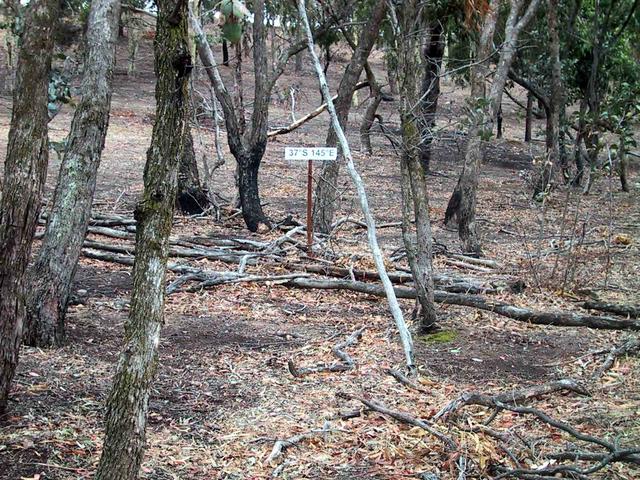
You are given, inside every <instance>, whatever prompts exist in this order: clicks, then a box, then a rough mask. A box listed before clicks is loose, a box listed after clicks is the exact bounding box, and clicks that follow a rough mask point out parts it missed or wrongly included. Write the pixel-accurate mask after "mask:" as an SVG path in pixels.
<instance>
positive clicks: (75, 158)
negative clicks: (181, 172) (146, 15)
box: [24, 0, 120, 347]
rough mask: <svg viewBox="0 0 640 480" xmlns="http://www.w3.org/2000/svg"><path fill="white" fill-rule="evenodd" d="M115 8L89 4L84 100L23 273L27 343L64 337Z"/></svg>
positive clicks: (104, 100)
mask: <svg viewBox="0 0 640 480" xmlns="http://www.w3.org/2000/svg"><path fill="white" fill-rule="evenodd" d="M119 10H120V2H119V0H94V1H93V2H92V4H91V12H90V15H89V23H88V28H87V49H86V59H85V66H84V79H83V84H82V99H81V100H80V103H79V105H78V107H77V109H76V113H75V115H74V118H73V122H72V125H71V131H70V133H69V137H68V139H67V149H66V151H65V155H64V158H63V161H62V165H61V167H60V173H59V175H58V183H57V185H56V191H55V194H54V200H53V207H52V209H51V213H50V215H49V218H48V223H47V229H46V232H45V235H44V239H43V241H42V247H41V248H40V251H39V252H38V256H37V258H36V260H35V263H34V265H33V266H32V267H31V268H30V269H29V270H28V273H27V285H29V290H28V293H27V322H26V324H25V334H24V341H25V343H26V344H27V345H32V346H40V347H46V346H52V345H60V344H61V343H62V342H63V340H64V318H65V314H66V311H67V302H68V300H69V293H70V290H71V284H72V281H73V276H74V273H75V270H76V266H77V264H78V258H79V257H80V250H81V249H82V242H83V241H84V236H85V233H86V230H87V225H88V222H89V216H90V215H91V205H92V203H93V194H94V192H95V186H96V175H97V172H98V167H99V165H100V157H101V154H102V149H103V148H104V141H105V136H106V134H107V127H108V124H109V109H110V105H111V90H112V89H111V82H112V79H113V68H114V63H115V46H116V40H117V35H118V17H119V14H120V12H119Z"/></svg>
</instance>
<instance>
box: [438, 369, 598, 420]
mask: <svg viewBox="0 0 640 480" xmlns="http://www.w3.org/2000/svg"><path fill="white" fill-rule="evenodd" d="M563 390H567V391H570V392H575V393H578V394H580V395H587V396H588V395H589V392H588V391H587V390H586V389H585V388H584V387H583V386H581V385H580V384H578V383H577V382H576V381H575V380H572V379H562V380H555V381H553V382H548V383H544V384H542V385H534V386H532V387H528V388H523V389H520V390H513V391H511V392H505V393H498V394H496V395H487V394H483V393H477V392H470V393H463V394H462V395H460V396H459V397H458V398H456V399H455V400H453V401H451V402H449V403H448V404H447V405H445V406H444V407H443V408H442V409H441V410H440V411H439V412H438V413H436V414H435V415H434V416H433V419H434V420H437V419H439V418H441V417H448V416H450V415H453V414H454V413H456V412H457V411H458V410H460V409H461V408H463V407H465V406H467V405H480V406H483V407H487V408H499V407H498V404H500V403H504V404H510V405H516V404H518V403H521V402H523V401H525V400H531V399H533V398H539V397H541V396H543V395H548V394H549V393H555V392H560V391H563Z"/></svg>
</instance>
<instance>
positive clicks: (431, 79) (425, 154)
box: [399, 22, 445, 172]
mask: <svg viewBox="0 0 640 480" xmlns="http://www.w3.org/2000/svg"><path fill="white" fill-rule="evenodd" d="M444 47H445V34H444V31H443V27H442V23H441V22H435V23H434V24H433V25H432V26H431V27H429V29H428V33H427V35H426V42H425V48H424V64H425V65H424V77H423V79H422V97H421V101H420V113H421V118H420V130H421V133H422V140H421V143H420V161H421V162H422V165H423V167H424V169H425V170H426V171H427V172H428V171H429V168H430V167H431V144H432V143H433V138H434V128H435V126H436V112H437V110H438V99H439V98H440V76H441V75H440V70H441V68H442V56H443V55H444ZM399 67H401V66H399ZM414 75H415V72H414Z"/></svg>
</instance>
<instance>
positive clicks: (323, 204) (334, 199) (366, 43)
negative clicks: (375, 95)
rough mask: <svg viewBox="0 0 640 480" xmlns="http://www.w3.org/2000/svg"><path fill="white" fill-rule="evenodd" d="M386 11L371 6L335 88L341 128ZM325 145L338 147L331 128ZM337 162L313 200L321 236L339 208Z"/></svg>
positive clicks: (326, 168)
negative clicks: (367, 17)
mask: <svg viewBox="0 0 640 480" xmlns="http://www.w3.org/2000/svg"><path fill="white" fill-rule="evenodd" d="M386 11H387V3H386V1H385V0H378V1H377V2H376V4H375V6H374V7H373V11H372V13H371V17H370V19H369V21H368V22H367V24H366V25H365V26H364V27H363V28H362V32H361V34H360V38H359V39H358V43H357V46H356V49H355V51H354V52H353V56H352V57H351V61H350V62H349V64H348V65H347V68H346V69H345V72H344V75H343V76H342V80H341V81H340V85H339V86H338V98H337V99H336V101H335V105H336V112H337V113H338V119H339V120H340V125H341V126H342V127H343V128H346V125H347V121H348V119H349V111H350V110H351V99H352V98H353V92H354V91H355V88H356V84H357V83H358V80H359V79H360V74H361V73H362V69H363V68H364V64H365V62H366V61H367V58H369V54H370V53H371V49H372V48H373V46H374V45H375V42H376V40H377V38H378V32H379V30H380V25H381V24H382V21H383V20H384V17H385V14H386ZM325 100H326V99H325ZM326 144H327V146H329V147H333V146H336V145H337V136H336V133H335V131H334V129H333V128H331V127H330V128H329V133H328V134H327V140H326ZM340 163H341V162H340V159H338V160H337V161H335V162H325V163H324V164H323V167H322V171H321V173H320V177H319V178H318V185H317V187H316V191H315V201H314V203H313V224H314V228H315V229H316V230H317V231H318V232H321V233H329V232H330V231H331V224H332V223H333V218H334V216H335V212H336V210H337V208H338V201H339V198H338V188H337V184H338V175H339V173H340Z"/></svg>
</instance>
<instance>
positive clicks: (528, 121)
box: [524, 92, 533, 142]
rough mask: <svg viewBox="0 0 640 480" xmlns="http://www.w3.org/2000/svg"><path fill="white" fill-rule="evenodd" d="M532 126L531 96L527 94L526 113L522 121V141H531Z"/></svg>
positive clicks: (529, 93)
mask: <svg viewBox="0 0 640 480" xmlns="http://www.w3.org/2000/svg"><path fill="white" fill-rule="evenodd" d="M532 126H533V95H532V94H531V92H527V111H526V116H525V120H524V141H525V142H530V141H531V129H532Z"/></svg>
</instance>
